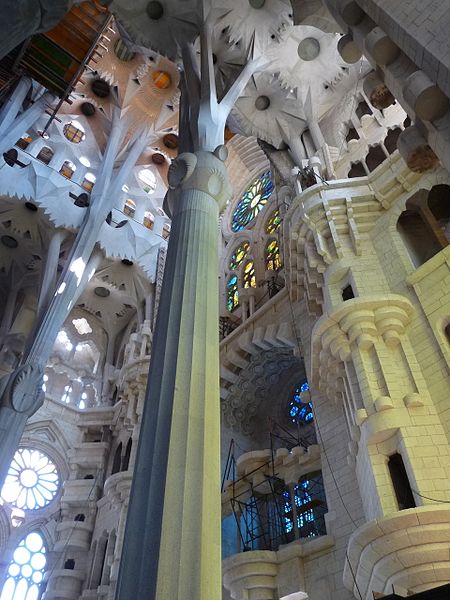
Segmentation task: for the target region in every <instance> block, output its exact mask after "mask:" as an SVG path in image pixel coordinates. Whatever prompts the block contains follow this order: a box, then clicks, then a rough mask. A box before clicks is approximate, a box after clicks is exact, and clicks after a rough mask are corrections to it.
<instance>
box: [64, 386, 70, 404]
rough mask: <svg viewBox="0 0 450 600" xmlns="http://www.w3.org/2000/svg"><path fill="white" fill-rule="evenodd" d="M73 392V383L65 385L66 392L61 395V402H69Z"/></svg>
mask: <svg viewBox="0 0 450 600" xmlns="http://www.w3.org/2000/svg"><path fill="white" fill-rule="evenodd" d="M71 393H72V386H71V385H66V386H65V387H64V394H63V395H62V396H61V402H64V403H65V404H69V403H70V399H71V398H70V394H71Z"/></svg>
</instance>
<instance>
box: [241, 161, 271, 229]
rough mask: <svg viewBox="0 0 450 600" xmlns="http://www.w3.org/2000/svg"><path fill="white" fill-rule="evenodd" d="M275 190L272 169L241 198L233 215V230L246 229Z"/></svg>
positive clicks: (254, 182) (256, 181)
mask: <svg viewBox="0 0 450 600" xmlns="http://www.w3.org/2000/svg"><path fill="white" fill-rule="evenodd" d="M272 192H273V182H272V178H271V173H270V171H265V172H264V173H263V174H262V175H260V176H259V177H258V178H257V179H255V181H253V183H252V184H251V185H250V186H249V187H248V188H247V190H246V191H245V192H244V194H243V195H242V198H241V199H240V200H239V202H238V204H237V206H236V208H235V210H234V212H233V217H232V222H231V230H232V231H233V232H237V231H241V230H242V229H245V228H246V227H247V225H248V224H249V223H250V222H251V221H253V219H254V218H255V217H256V216H257V215H258V213H259V212H260V211H261V210H262V209H263V208H264V206H265V205H266V204H267V202H268V200H269V198H270V196H271V195H272Z"/></svg>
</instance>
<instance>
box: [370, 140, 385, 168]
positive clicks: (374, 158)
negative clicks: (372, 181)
mask: <svg viewBox="0 0 450 600" xmlns="http://www.w3.org/2000/svg"><path fill="white" fill-rule="evenodd" d="M386 158H387V157H386V154H385V153H384V150H383V148H382V147H381V146H379V145H376V146H372V147H371V148H370V150H369V153H368V154H367V156H366V165H367V168H368V169H369V171H370V172H372V171H375V169H376V168H377V167H379V166H380V165H381V163H383V162H384V161H385V160H386Z"/></svg>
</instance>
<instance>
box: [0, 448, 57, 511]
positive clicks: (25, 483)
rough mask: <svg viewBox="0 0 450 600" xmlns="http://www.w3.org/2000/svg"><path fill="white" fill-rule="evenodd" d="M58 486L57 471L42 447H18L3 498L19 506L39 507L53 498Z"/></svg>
mask: <svg viewBox="0 0 450 600" xmlns="http://www.w3.org/2000/svg"><path fill="white" fill-rule="evenodd" d="M58 487H59V477H58V471H57V469H56V466H55V465H54V463H53V462H52V461H51V460H50V458H49V457H48V456H47V455H46V454H43V453H42V452H40V451H39V450H34V449H31V448H19V449H18V450H17V452H16V453H15V455H14V458H13V460H12V462H11V465H10V467H9V470H8V474H7V476H6V479H5V483H4V485H3V488H2V491H1V497H2V499H3V500H4V501H5V502H7V503H8V504H11V505H13V506H15V507H17V508H20V509H24V510H36V509H38V508H43V507H44V506H47V504H49V503H50V502H51V501H52V500H53V498H54V497H55V496H56V494H57V492H58Z"/></svg>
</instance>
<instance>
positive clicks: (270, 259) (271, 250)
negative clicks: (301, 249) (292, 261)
mask: <svg viewBox="0 0 450 600" xmlns="http://www.w3.org/2000/svg"><path fill="white" fill-rule="evenodd" d="M266 269H267V270H268V271H278V270H279V269H281V254H280V247H279V246H278V242H277V240H271V241H270V242H269V243H268V244H267V246H266Z"/></svg>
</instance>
